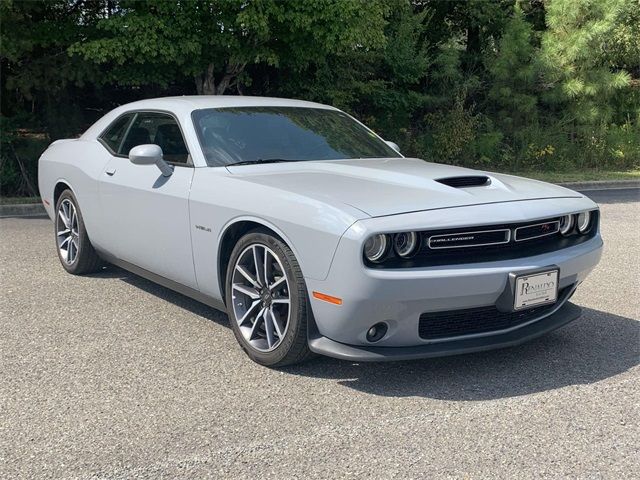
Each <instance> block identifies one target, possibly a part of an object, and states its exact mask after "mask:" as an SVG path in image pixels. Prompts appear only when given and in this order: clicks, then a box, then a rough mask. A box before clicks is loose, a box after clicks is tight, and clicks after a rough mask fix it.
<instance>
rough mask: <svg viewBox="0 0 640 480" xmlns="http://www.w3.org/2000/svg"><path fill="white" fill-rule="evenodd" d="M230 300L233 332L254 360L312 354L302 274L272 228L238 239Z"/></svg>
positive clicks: (272, 362) (282, 361)
mask: <svg viewBox="0 0 640 480" xmlns="http://www.w3.org/2000/svg"><path fill="white" fill-rule="evenodd" d="M226 303H227V310H228V313H229V318H230V320H231V326H232V329H233V333H234V334H235V336H236V339H237V340H238V343H240V346H241V347H242V348H243V349H244V351H245V352H246V353H247V355H248V356H249V357H250V358H251V359H252V360H254V361H255V362H257V363H260V364H262V365H267V366H270V367H280V366H284V365H290V364H293V363H298V362H301V361H303V360H305V359H307V358H308V357H309V356H310V355H311V352H310V351H309V347H308V344H307V322H308V318H309V316H310V315H311V313H310V312H311V310H310V306H309V301H308V299H307V291H306V285H305V283H304V278H303V277H302V272H301V270H300V266H299V265H298V262H297V260H296V258H295V256H294V255H293V252H292V251H291V249H289V247H288V246H287V245H286V244H285V243H284V242H282V241H281V240H280V239H278V238H276V237H275V236H273V235H272V234H271V233H270V232H267V231H261V230H259V231H253V232H250V233H248V234H246V235H245V236H243V237H242V238H241V239H240V240H239V241H238V243H237V244H236V246H235V248H234V249H233V252H232V253H231V259H230V262H229V268H228V271H227V278H226Z"/></svg>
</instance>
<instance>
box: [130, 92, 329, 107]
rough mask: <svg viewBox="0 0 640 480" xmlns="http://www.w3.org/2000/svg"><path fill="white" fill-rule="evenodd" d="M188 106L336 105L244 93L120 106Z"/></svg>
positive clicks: (169, 98)
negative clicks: (245, 94)
mask: <svg viewBox="0 0 640 480" xmlns="http://www.w3.org/2000/svg"><path fill="white" fill-rule="evenodd" d="M186 106H189V107H191V108H192V109H193V110H198V109H202V108H225V107H227V108H228V107H303V108H328V109H334V107H331V106H329V105H323V104H321V103H315V102H307V101H305V100H293V99H289V98H275V97H251V96H244V95H184V96H181V97H160V98H150V99H147V100H140V101H137V102H133V103H128V104H126V105H122V106H121V107H120V108H125V107H126V108H127V109H139V108H162V109H166V110H174V109H176V108H179V109H183V108H184V107H186Z"/></svg>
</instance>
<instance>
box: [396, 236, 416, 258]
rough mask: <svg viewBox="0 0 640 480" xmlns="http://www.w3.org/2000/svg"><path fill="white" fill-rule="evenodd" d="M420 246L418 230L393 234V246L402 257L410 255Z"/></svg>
mask: <svg viewBox="0 0 640 480" xmlns="http://www.w3.org/2000/svg"><path fill="white" fill-rule="evenodd" d="M417 246H418V234H417V233H416V232H402V233H396V234H395V235H394V236H393V248H394V249H395V251H396V253H397V254H398V255H399V256H401V257H402V258H407V257H410V256H411V255H412V254H413V253H414V252H415V251H416V247H417Z"/></svg>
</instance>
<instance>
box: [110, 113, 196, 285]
mask: <svg viewBox="0 0 640 480" xmlns="http://www.w3.org/2000/svg"><path fill="white" fill-rule="evenodd" d="M121 121H122V120H121ZM116 122H118V119H116V120H115V121H114V124H115V123H116ZM126 128H127V131H126V133H125V134H124V135H123V136H122V139H121V140H120V141H119V142H116V143H117V144H114V141H113V140H112V139H110V138H106V137H101V139H100V141H101V142H102V143H103V145H105V147H107V149H108V150H110V152H111V159H110V160H109V162H108V163H107V165H106V167H105V169H104V171H103V172H102V175H101V179H100V182H99V195H100V202H101V209H102V219H103V225H102V227H103V228H102V229H101V230H102V237H103V244H104V246H105V248H106V249H107V250H108V252H109V253H110V254H111V255H114V256H115V257H117V258H118V259H120V260H124V261H126V262H129V263H132V264H134V265H136V266H138V267H141V268H143V269H145V270H148V271H150V272H152V273H155V274H156V275H160V276H162V277H164V278H167V279H170V280H173V281H175V282H178V283H181V284H183V285H186V286H188V287H191V288H197V285H196V280H195V272H194V266H193V256H192V251H191V236H190V235H191V234H190V228H189V204H188V197H189V189H190V187H191V181H192V178H193V172H194V169H193V167H192V164H191V160H190V157H189V152H188V150H187V147H186V144H185V141H184V136H183V134H182V131H181V129H180V125H179V123H178V121H177V120H176V119H175V117H174V116H173V115H171V114H169V113H166V112H135V113H134V115H133V116H132V118H131V119H130V120H129V122H128V124H127V127H126ZM105 132H106V133H108V132H109V129H107V130H106V131H105ZM151 143H153V144H156V145H159V146H160V147H161V148H162V150H163V155H164V159H165V160H166V161H167V162H168V163H169V164H171V165H173V174H172V175H171V176H169V177H164V176H162V174H161V172H160V170H159V169H158V168H157V167H156V166H155V165H134V164H133V163H131V162H130V161H129V159H128V153H129V151H130V150H131V149H132V148H133V147H135V146H137V145H143V144H151Z"/></svg>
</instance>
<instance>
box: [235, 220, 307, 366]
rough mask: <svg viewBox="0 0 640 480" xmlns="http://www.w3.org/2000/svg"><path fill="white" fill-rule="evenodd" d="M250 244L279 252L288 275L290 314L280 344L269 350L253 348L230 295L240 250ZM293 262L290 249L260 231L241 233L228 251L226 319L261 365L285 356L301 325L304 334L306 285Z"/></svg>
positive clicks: (278, 254)
mask: <svg viewBox="0 0 640 480" xmlns="http://www.w3.org/2000/svg"><path fill="white" fill-rule="evenodd" d="M253 244H260V245H264V246H266V247H268V248H270V249H271V250H272V251H273V252H274V253H275V254H276V255H277V256H278V260H280V263H281V264H282V267H283V268H284V270H285V274H286V275H287V278H288V279H289V298H290V304H289V308H290V314H289V324H288V326H287V333H285V336H284V339H283V340H282V342H280V344H279V345H278V346H277V347H276V348H275V349H274V350H272V351H270V352H261V351H259V350H256V349H255V348H253V347H252V346H251V345H250V344H249V343H248V342H247V341H246V340H245V338H244V336H243V335H242V332H241V331H240V327H239V326H238V322H237V321H236V318H235V315H234V313H233V297H232V289H231V284H232V279H233V272H234V270H235V266H236V262H237V261H238V258H239V257H240V254H241V253H242V252H243V251H244V250H245V249H246V248H247V247H248V246H250V245H253ZM293 262H296V264H297V260H296V259H295V257H294V256H293V253H292V252H291V250H290V249H289V248H288V247H287V246H286V245H285V244H284V243H283V242H282V241H280V240H279V239H277V238H275V237H273V236H272V235H269V234H267V233H263V232H261V231H255V232H250V233H247V234H246V235H244V236H243V237H242V238H241V239H240V240H239V241H238V243H237V244H236V246H235V247H234V249H233V251H232V252H231V258H230V260H229V266H228V268H227V275H226V279H225V300H226V302H225V303H226V305H227V313H228V316H229V322H230V323H231V328H232V330H233V333H234V335H235V337H236V339H237V340H238V343H239V344H240V346H241V347H242V349H243V350H244V351H245V352H246V354H247V355H248V356H249V357H250V358H251V359H252V360H254V361H255V362H257V363H260V364H262V365H267V366H271V365H275V364H278V363H280V362H282V361H283V359H284V358H285V357H286V356H287V353H288V352H289V350H290V349H291V347H292V345H293V344H294V343H295V342H296V340H297V339H298V337H299V336H300V335H301V334H302V333H303V332H301V329H302V328H304V330H305V331H304V335H305V338H306V326H305V325H306V322H305V321H304V318H305V315H306V303H305V302H304V299H305V298H306V297H302V294H304V295H306V286H305V284H304V279H303V278H301V276H300V275H299V274H298V273H297V272H296V268H295V267H294V265H293V264H292V263H293ZM298 271H299V267H298Z"/></svg>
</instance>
